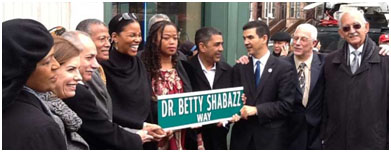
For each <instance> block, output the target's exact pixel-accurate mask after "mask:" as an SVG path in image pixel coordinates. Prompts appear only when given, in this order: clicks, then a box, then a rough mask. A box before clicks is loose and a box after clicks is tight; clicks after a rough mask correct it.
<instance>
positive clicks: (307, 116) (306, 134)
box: [285, 51, 326, 150]
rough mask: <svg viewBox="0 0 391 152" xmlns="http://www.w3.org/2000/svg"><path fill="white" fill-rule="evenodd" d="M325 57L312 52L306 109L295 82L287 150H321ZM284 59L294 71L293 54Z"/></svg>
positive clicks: (301, 94) (300, 91) (301, 93)
mask: <svg viewBox="0 0 391 152" xmlns="http://www.w3.org/2000/svg"><path fill="white" fill-rule="evenodd" d="M325 57H326V55H324V54H319V53H317V52H315V51H313V58H312V61H311V69H310V70H311V76H310V77H311V79H310V80H311V82H310V90H309V95H308V102H307V106H306V107H304V106H303V104H302V100H303V92H302V90H301V89H300V86H299V84H298V82H297V85H296V89H295V92H296V95H295V104H294V109H293V113H292V115H291V116H290V120H289V127H290V131H289V132H290V141H291V144H290V146H289V149H301V150H305V149H321V141H320V135H319V134H320V123H321V118H322V105H323V94H324V93H323V91H324V75H323V66H324V59H325ZM285 59H286V60H287V61H289V62H290V63H291V66H292V67H293V68H295V69H296V65H295V60H294V55H293V54H292V55H290V56H288V57H286V58H285ZM296 71H297V70H296ZM296 73H297V72H296ZM295 77H296V79H295V80H296V81H298V75H297V74H295Z"/></svg>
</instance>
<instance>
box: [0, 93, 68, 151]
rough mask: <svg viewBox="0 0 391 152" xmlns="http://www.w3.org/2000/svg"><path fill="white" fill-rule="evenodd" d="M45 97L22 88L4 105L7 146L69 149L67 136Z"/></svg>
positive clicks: (14, 147) (4, 144)
mask: <svg viewBox="0 0 391 152" xmlns="http://www.w3.org/2000/svg"><path fill="white" fill-rule="evenodd" d="M47 110H48V109H46V108H45V107H44V105H42V103H41V101H39V99H38V98H37V97H35V96H34V95H33V94H31V93H28V92H27V91H23V90H22V91H21V92H20V93H19V95H18V96H17V97H16V99H15V100H14V101H13V102H12V104H10V105H8V106H7V108H5V109H3V133H2V134H3V135H2V138H3V149H4V150H11V149H14V150H16V149H20V150H21V149H25V150H34V149H35V150H41V149H47V150H61V149H63V150H65V149H67V146H66V141H65V137H64V135H63V134H62V132H61V130H60V127H59V126H58V124H57V123H56V122H55V121H54V120H53V118H51V117H50V115H49V113H48V111H47Z"/></svg>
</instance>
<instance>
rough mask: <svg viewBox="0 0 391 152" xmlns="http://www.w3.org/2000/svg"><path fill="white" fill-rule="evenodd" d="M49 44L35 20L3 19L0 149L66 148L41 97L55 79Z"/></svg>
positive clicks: (55, 64)
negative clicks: (1, 128)
mask: <svg viewBox="0 0 391 152" xmlns="http://www.w3.org/2000/svg"><path fill="white" fill-rule="evenodd" d="M52 45H53V38H52V36H51V35H50V33H49V32H48V31H47V29H46V28H45V27H44V26H43V25H42V24H41V23H39V22H37V21H34V20H30V19H14V20H9V21H6V22H3V51H2V52H3V136H2V139H3V149H67V147H66V143H65V137H64V136H63V134H62V132H61V130H60V128H59V126H58V125H57V124H56V122H55V121H54V120H53V117H52V116H53V114H52V113H51V112H50V110H49V108H48V107H47V106H46V105H45V104H44V101H43V99H42V98H43V94H44V93H46V92H48V91H50V90H52V89H53V88H54V86H55V83H56V80H57V75H56V70H57V69H58V68H59V64H58V62H57V61H56V59H55V58H54V57H53V53H54V52H53V50H51V47H52Z"/></svg>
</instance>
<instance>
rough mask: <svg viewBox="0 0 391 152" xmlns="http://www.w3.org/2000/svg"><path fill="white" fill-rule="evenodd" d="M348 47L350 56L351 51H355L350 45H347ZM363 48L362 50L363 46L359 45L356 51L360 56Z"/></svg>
mask: <svg viewBox="0 0 391 152" xmlns="http://www.w3.org/2000/svg"><path fill="white" fill-rule="evenodd" d="M348 46H349V55H350V54H352V52H353V51H356V49H355V48H354V47H353V46H352V45H350V44H349V45H348ZM363 48H364V44H363V45H361V46H360V47H359V48H358V49H357V51H358V52H361V54H362V50H363Z"/></svg>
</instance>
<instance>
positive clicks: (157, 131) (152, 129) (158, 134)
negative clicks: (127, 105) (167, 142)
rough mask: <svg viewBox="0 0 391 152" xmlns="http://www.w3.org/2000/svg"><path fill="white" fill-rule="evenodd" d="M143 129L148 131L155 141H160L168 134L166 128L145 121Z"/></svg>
mask: <svg viewBox="0 0 391 152" xmlns="http://www.w3.org/2000/svg"><path fill="white" fill-rule="evenodd" d="M143 130H145V131H147V132H148V134H149V135H151V136H152V137H153V140H155V141H160V140H161V139H162V138H163V137H165V136H166V132H164V130H163V129H162V128H161V127H160V126H159V125H156V124H151V123H145V125H144V128H143Z"/></svg>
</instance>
